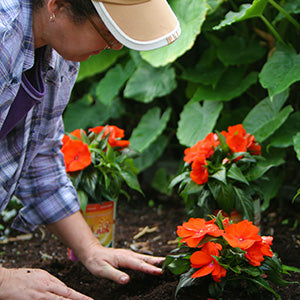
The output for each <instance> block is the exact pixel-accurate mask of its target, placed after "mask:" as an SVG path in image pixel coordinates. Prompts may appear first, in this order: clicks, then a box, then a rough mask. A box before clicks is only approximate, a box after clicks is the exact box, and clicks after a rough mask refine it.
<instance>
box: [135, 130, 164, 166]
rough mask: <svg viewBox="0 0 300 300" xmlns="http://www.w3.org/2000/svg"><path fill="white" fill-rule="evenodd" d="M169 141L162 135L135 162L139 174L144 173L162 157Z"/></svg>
mask: <svg viewBox="0 0 300 300" xmlns="http://www.w3.org/2000/svg"><path fill="white" fill-rule="evenodd" d="M167 142H168V139H167V137H166V136H164V135H161V136H159V137H158V139H157V140H156V141H154V142H153V143H152V144H151V145H150V146H149V147H148V148H147V149H146V150H145V151H144V152H143V153H142V154H141V155H140V156H139V157H138V158H136V159H135V160H134V165H135V166H136V167H137V168H138V170H139V172H141V171H144V170H145V169H147V168H148V167H150V166H152V165H153V163H154V162H155V161H156V160H157V159H158V158H159V157H160V156H161V155H162V153H163V151H164V150H165V148H166V146H167Z"/></svg>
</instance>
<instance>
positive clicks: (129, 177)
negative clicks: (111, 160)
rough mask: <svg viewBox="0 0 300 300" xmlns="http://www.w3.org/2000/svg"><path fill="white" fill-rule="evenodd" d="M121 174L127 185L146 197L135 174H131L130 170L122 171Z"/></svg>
mask: <svg viewBox="0 0 300 300" xmlns="http://www.w3.org/2000/svg"><path fill="white" fill-rule="evenodd" d="M120 174H121V176H122V178H123V179H124V180H125V182H126V184H127V185H128V186H129V187H130V188H131V189H134V190H136V191H138V192H140V193H141V194H142V195H144V193H143V191H142V190H141V187H140V184H139V182H138V179H137V177H136V175H135V174H134V173H133V172H130V171H128V170H120Z"/></svg>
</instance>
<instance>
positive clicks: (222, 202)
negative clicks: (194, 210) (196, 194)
mask: <svg viewBox="0 0 300 300" xmlns="http://www.w3.org/2000/svg"><path fill="white" fill-rule="evenodd" d="M208 186H209V189H210V191H211V193H212V195H213V197H214V199H215V200H216V202H217V204H218V209H223V210H224V211H225V212H227V213H228V214H230V213H231V211H232V210H233V208H234V207H235V197H234V191H233V187H232V185H231V184H222V183H220V182H218V181H217V182H216V181H211V182H209V181H208Z"/></svg>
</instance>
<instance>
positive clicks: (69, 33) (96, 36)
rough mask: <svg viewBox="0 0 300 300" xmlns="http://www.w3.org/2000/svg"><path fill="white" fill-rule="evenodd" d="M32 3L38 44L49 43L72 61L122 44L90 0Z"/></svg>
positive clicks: (39, 1)
mask: <svg viewBox="0 0 300 300" xmlns="http://www.w3.org/2000/svg"><path fill="white" fill-rule="evenodd" d="M33 7H34V8H33V32H34V41H35V48H39V47H42V46H44V45H50V46H51V47H52V48H54V49H55V50H56V51H57V52H58V53H59V54H60V55H61V56H62V57H64V58H65V59H68V60H73V61H83V60H86V59H88V58H89V57H90V56H91V55H95V54H98V53H100V52H101V51H102V50H104V49H106V48H113V49H115V50H118V49H120V48H122V44H120V43H119V42H118V41H117V40H116V39H115V38H114V37H113V36H112V35H111V34H110V32H109V31H108V29H107V28H106V26H105V25H104V23H103V22H102V20H101V18H100V17H99V15H98V14H97V12H96V10H95V9H94V7H93V4H92V3H91V1H87V0H33ZM111 41H113V46H112V43H111Z"/></svg>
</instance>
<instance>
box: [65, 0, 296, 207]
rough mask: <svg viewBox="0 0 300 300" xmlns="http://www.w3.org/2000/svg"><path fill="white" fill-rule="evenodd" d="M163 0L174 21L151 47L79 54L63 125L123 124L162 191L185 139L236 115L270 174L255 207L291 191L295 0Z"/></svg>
mask: <svg viewBox="0 0 300 300" xmlns="http://www.w3.org/2000/svg"><path fill="white" fill-rule="evenodd" d="M169 4H170V5H171V7H172V8H173V10H174V12H175V14H176V15H177V17H178V19H179V21H180V24H181V29H182V34H181V36H180V37H179V39H178V40H177V41H176V43H174V44H172V45H170V46H168V47H164V48H162V49H158V50H153V51H149V52H137V51H133V50H129V49H126V48H123V49H122V50H121V51H113V50H108V51H104V52H102V53H100V54H99V55H97V56H94V57H91V58H90V59H89V60H87V61H85V62H82V63H81V66H80V73H79V76H78V79H77V82H76V85H75V87H74V90H73V94H72V97H71V102H70V104H69V105H68V107H67V109H66V111H65V114H64V123H65V129H66V131H67V132H70V131H72V130H74V129H76V128H83V129H85V128H87V127H93V126H98V125H105V124H111V125H117V126H119V127H121V128H124V129H125V132H126V134H127V136H126V138H127V139H129V140H130V142H131V147H132V148H134V149H135V150H137V151H139V152H140V156H139V157H138V158H137V159H136V160H135V164H136V166H137V167H138V169H139V176H140V178H141V180H142V181H144V182H147V183H148V184H151V185H152V186H153V187H154V188H156V189H158V190H159V191H160V192H162V193H170V192H171V191H170V190H169V188H168V184H169V182H170V179H172V178H173V177H174V176H175V175H176V174H177V173H178V172H179V170H180V169H181V167H182V165H183V160H182V157H183V151H184V149H185V148H186V147H190V146H192V145H194V144H195V143H196V142H197V141H198V140H200V139H203V138H204V137H205V136H206V135H207V134H208V133H209V132H211V131H213V130H214V129H217V130H224V129H226V128H227V127H228V126H229V125H235V124H238V123H242V124H243V126H244V127H245V129H246V130H247V132H249V133H251V134H253V135H254V136H255V138H256V140H257V141H258V142H259V143H260V144H261V145H262V148H263V149H264V156H265V157H266V160H265V161H262V162H261V163H260V165H259V166H258V168H256V169H255V172H253V178H255V177H260V176H261V175H264V174H266V175H268V176H267V177H268V178H269V179H268V180H267V179H266V180H265V181H264V180H263V181H262V189H263V192H264V199H263V200H264V202H263V206H262V208H263V209H266V208H267V207H268V206H269V203H270V200H271V199H273V198H274V197H275V196H276V195H277V194H278V192H279V191H281V190H282V188H284V193H285V194H286V195H287V196H288V197H289V198H290V199H292V197H293V195H294V194H295V193H296V189H297V178H296V177H295V176H294V175H291V174H292V172H293V171H294V170H296V169H297V168H298V164H299V159H300V112H299V104H298V101H297V100H298V97H299V92H300V85H299V80H300V55H299V54H298V53H299V50H300V44H299V41H300V39H299V33H300V24H299V23H298V21H297V19H299V14H300V0H285V1H277V2H275V1H274V0H255V1H252V2H251V1H240V0H229V1H223V0H169ZM291 169H292V170H291ZM290 173H291V174H290ZM296 201H297V200H296Z"/></svg>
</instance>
